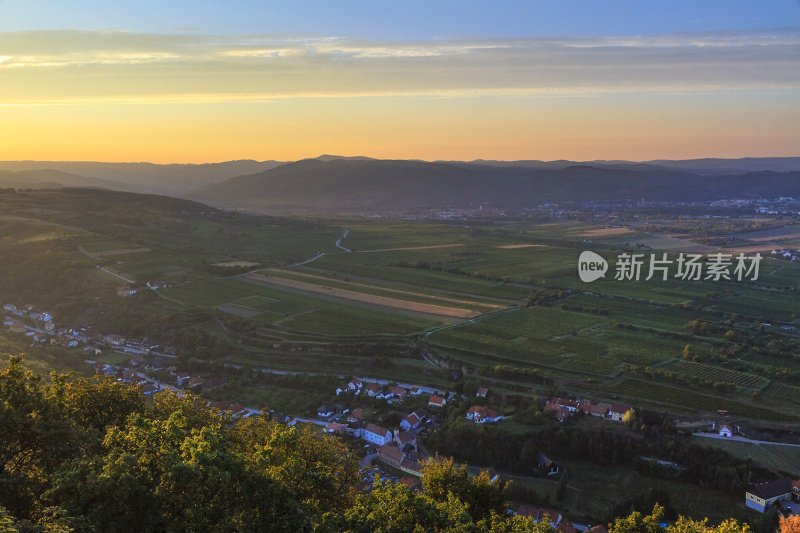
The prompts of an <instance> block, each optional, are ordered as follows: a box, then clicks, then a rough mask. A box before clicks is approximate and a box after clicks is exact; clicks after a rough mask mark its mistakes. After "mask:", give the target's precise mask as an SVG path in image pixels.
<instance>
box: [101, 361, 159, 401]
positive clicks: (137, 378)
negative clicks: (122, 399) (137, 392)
mask: <svg viewBox="0 0 800 533" xmlns="http://www.w3.org/2000/svg"><path fill="white" fill-rule="evenodd" d="M93 367H94V371H95V372H96V373H98V374H102V375H104V376H113V377H116V379H117V381H119V382H120V383H130V384H133V385H138V386H139V388H140V389H141V391H142V394H144V395H150V394H153V393H156V392H160V391H162V390H163V389H164V387H163V385H162V384H161V383H159V382H158V381H156V380H154V379H152V378H149V377H147V376H144V375H142V374H140V373H139V372H137V371H135V370H132V369H130V368H122V367H119V366H114V365H109V364H104V363H95V364H94V365H93Z"/></svg>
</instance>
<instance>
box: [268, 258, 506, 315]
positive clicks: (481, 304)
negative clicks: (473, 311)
mask: <svg viewBox="0 0 800 533" xmlns="http://www.w3.org/2000/svg"><path fill="white" fill-rule="evenodd" d="M262 272H264V271H262ZM266 272H275V273H278V274H280V273H285V274H291V275H294V276H302V277H304V278H310V279H318V280H321V281H335V282H338V283H346V284H348V285H352V286H354V287H364V288H367V289H375V290H379V291H382V292H391V293H395V294H405V295H408V296H424V297H426V298H431V299H435V300H439V301H442V302H449V303H452V304H465V305H474V306H478V307H487V308H489V309H505V308H506V307H508V306H505V305H497V304H490V303H484V302H476V301H470V300H457V299H455V298H447V297H445V296H436V295H432V294H420V293H419V292H412V291H402V290H400V289H390V288H388V287H376V286H375V285H367V284H366V283H356V282H354V281H344V280H342V279H336V278H330V277H325V276H318V275H315V274H306V273H305V272H298V271H296V270H282V269H279V268H271V269H269V270H267V271H266Z"/></svg>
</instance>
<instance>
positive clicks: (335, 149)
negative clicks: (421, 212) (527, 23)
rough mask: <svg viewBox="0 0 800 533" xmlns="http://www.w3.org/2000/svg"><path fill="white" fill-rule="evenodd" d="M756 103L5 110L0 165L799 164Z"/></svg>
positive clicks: (713, 99)
mask: <svg viewBox="0 0 800 533" xmlns="http://www.w3.org/2000/svg"><path fill="white" fill-rule="evenodd" d="M720 100H722V101H720ZM758 101H761V102H762V104H761V105H758ZM758 101H756V102H754V103H753V104H751V105H749V106H747V107H745V106H737V105H729V104H726V102H725V101H724V98H720V97H719V95H713V94H709V95H706V96H705V98H704V99H700V101H698V98H697V96H696V95H694V96H692V97H691V98H690V97H688V96H682V95H667V96H664V95H657V96H654V95H624V96H619V95H612V96H590V97H493V96H480V97H458V98H437V97H368V98H336V99H324V98H322V99H318V98H298V99H281V100H274V101H266V102H257V103H253V102H246V103H236V102H222V103H174V102H169V103H164V104H153V103H143V104H66V105H33V106H6V107H0V116H2V121H3V128H2V129H0V160H23V159H30V160H60V161H66V160H75V161H77V160H83V161H149V162H154V163H206V162H215V161H226V160H233V159H256V160H267V159H276V160H286V161H289V160H296V159H302V158H305V157H315V156H317V155H320V154H323V153H329V154H337V155H366V156H370V157H376V158H384V159H413V158H416V159H426V160H436V159H443V160H472V159H499V160H516V159H541V160H553V159H571V160H576V161H587V160H593V159H627V160H633V161H642V160H649V159H661V158H663V159H689V158H695V157H730V158H736V157H749V156H753V157H756V156H775V157H777V156H789V155H797V154H796V148H797V146H800V133H799V132H798V124H800V111H798V110H797V109H795V110H793V111H789V112H787V110H786V109H785V108H783V107H782V106H780V105H778V104H775V105H770V104H765V103H763V100H758ZM665 103H666V104H667V105H665ZM656 104H660V105H656Z"/></svg>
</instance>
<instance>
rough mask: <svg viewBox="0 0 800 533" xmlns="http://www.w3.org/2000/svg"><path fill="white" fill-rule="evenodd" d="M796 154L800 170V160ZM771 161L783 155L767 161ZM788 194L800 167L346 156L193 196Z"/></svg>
mask: <svg viewBox="0 0 800 533" xmlns="http://www.w3.org/2000/svg"><path fill="white" fill-rule="evenodd" d="M796 159H797V163H798V169H800V158H796ZM792 164H793V163H792ZM770 165H774V163H769V164H767V165H765V166H770ZM548 166H549V167H550V168H548ZM789 166H791V165H789ZM709 168H710V166H709ZM778 196H800V170H796V171H792V172H775V171H772V170H761V171H758V172H742V173H738V174H732V173H728V174H724V173H721V172H712V173H708V174H698V173H694V172H688V171H684V170H681V169H679V168H670V167H669V166H668V165H658V166H656V165H649V164H643V163H625V162H613V163H610V164H606V165H604V166H595V165H593V164H592V165H589V164H574V163H573V164H571V165H566V166H562V165H561V164H560V162H551V163H550V164H543V165H536V166H530V165H528V164H527V162H526V163H516V162H514V163H509V164H502V163H496V164H493V163H491V162H489V163H485V162H482V163H476V162H472V163H465V162H433V163H429V162H423V161H406V160H377V159H336V158H334V159H328V160H325V161H322V160H319V159H306V160H302V161H298V162H294V163H287V164H285V165H281V166H279V167H275V168H273V169H270V170H267V171H264V172H259V173H256V174H250V175H244V176H238V177H235V178H231V179H229V180H226V181H224V182H222V183H217V184H211V185H206V186H204V187H201V188H199V189H197V190H196V191H193V192H192V193H191V194H189V195H187V197H188V198H191V199H193V200H198V201H201V202H206V203H209V204H211V205H214V206H217V207H237V208H245V209H253V210H273V209H274V210H308V211H332V210H341V209H347V210H356V211H363V210H372V209H403V208H405V209H408V208H412V209H413V208H423V209H424V208H431V209H432V208H469V207H476V206H478V205H489V206H492V207H513V208H522V207H532V206H536V205H539V204H542V203H548V202H567V201H576V202H589V201H614V200H622V199H628V200H634V201H636V200H640V199H646V200H654V201H673V202H691V201H701V200H703V201H706V200H716V199H721V198H733V197H744V198H774V197H778Z"/></svg>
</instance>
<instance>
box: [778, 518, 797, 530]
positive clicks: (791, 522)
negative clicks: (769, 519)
mask: <svg viewBox="0 0 800 533" xmlns="http://www.w3.org/2000/svg"><path fill="white" fill-rule="evenodd" d="M778 531H780V533H800V515H792V516H782V517H781V520H780V522H779V523H778Z"/></svg>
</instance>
